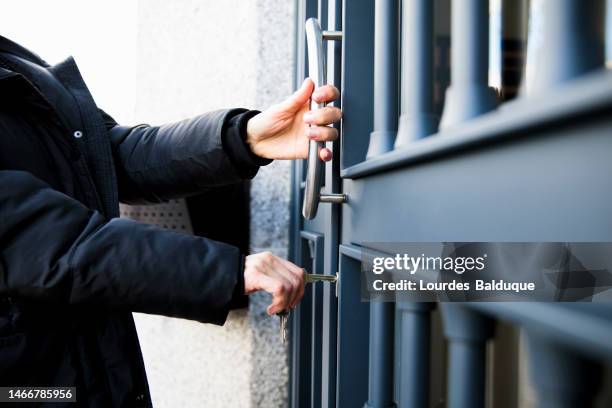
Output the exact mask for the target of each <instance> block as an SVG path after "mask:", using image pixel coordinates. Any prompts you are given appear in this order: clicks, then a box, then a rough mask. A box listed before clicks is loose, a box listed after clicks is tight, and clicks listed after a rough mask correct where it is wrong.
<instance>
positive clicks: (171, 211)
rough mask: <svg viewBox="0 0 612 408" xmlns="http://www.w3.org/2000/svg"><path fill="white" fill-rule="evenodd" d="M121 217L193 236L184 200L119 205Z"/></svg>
mask: <svg viewBox="0 0 612 408" xmlns="http://www.w3.org/2000/svg"><path fill="white" fill-rule="evenodd" d="M121 217H122V218H129V219H131V220H135V221H140V222H145V223H147V224H153V225H157V226H159V227H162V228H166V229H169V230H172V231H177V232H183V233H186V234H193V228H192V226H191V221H190V219H189V211H188V210H187V204H186V203H185V200H183V199H180V200H170V201H168V202H167V203H163V204H155V205H124V204H121Z"/></svg>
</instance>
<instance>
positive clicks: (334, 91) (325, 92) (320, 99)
mask: <svg viewBox="0 0 612 408" xmlns="http://www.w3.org/2000/svg"><path fill="white" fill-rule="evenodd" d="M339 96H340V91H338V88H336V87H335V86H333V85H323V86H321V87H319V88H317V89H315V91H314V92H313V93H312V99H313V100H314V101H315V102H317V103H328V102H333V101H335V100H336V99H338V97H339Z"/></svg>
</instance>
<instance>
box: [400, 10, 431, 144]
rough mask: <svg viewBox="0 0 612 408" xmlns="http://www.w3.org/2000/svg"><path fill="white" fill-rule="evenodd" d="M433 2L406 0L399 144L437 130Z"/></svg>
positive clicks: (403, 18)
mask: <svg viewBox="0 0 612 408" xmlns="http://www.w3.org/2000/svg"><path fill="white" fill-rule="evenodd" d="M433 6H434V4H433V2H432V1H431V0H403V1H402V45H401V50H402V52H401V53H402V64H401V104H400V105H401V112H402V114H401V116H400V122H399V130H398V132H397V139H396V140H395V147H396V148H397V147H400V146H404V145H408V144H410V142H412V141H414V140H418V139H421V138H423V137H425V136H428V135H431V134H432V133H435V132H436V131H437V129H438V116H437V115H436V114H435V113H434V111H433V109H434V107H433V84H434V77H433V53H434V41H433V31H434V28H433V24H434V19H433Z"/></svg>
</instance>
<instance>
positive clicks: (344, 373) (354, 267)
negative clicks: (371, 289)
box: [336, 255, 370, 408]
mask: <svg viewBox="0 0 612 408" xmlns="http://www.w3.org/2000/svg"><path fill="white" fill-rule="evenodd" d="M339 263H340V279H339V282H338V283H337V284H338V285H339V287H338V371H337V377H336V381H337V384H336V406H337V407H338V408H344V407H359V406H360V405H361V404H363V401H364V400H365V399H366V398H367V386H368V362H367V361H366V360H365V358H364V356H365V355H366V354H367V353H368V349H369V346H368V344H369V337H368V321H369V313H370V308H369V307H368V304H367V303H365V302H362V301H361V274H360V267H361V264H360V263H359V261H357V260H355V259H350V258H349V257H347V256H344V255H341V256H340V261H339Z"/></svg>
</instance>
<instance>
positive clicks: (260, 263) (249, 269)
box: [244, 252, 304, 315]
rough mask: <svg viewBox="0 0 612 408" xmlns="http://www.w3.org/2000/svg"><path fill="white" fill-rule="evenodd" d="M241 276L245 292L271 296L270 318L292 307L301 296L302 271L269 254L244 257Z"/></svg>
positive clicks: (302, 290) (302, 285) (302, 291)
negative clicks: (256, 292) (243, 280)
mask: <svg viewBox="0 0 612 408" xmlns="http://www.w3.org/2000/svg"><path fill="white" fill-rule="evenodd" d="M244 277H245V291H246V292H247V293H252V292H254V291H257V290H265V291H266V292H269V293H271V294H272V304H271V305H270V306H269V307H268V313H269V314H270V315H273V314H275V313H279V312H282V311H284V310H289V309H290V308H292V307H295V305H297V303H298V302H299V301H300V300H301V299H302V296H304V270H303V269H302V268H300V267H298V266H296V265H294V264H292V263H291V262H288V261H285V260H284V259H282V258H279V257H277V256H274V255H273V254H271V253H270V252H262V253H260V254H254V255H249V256H247V257H246V261H245V272H244Z"/></svg>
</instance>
